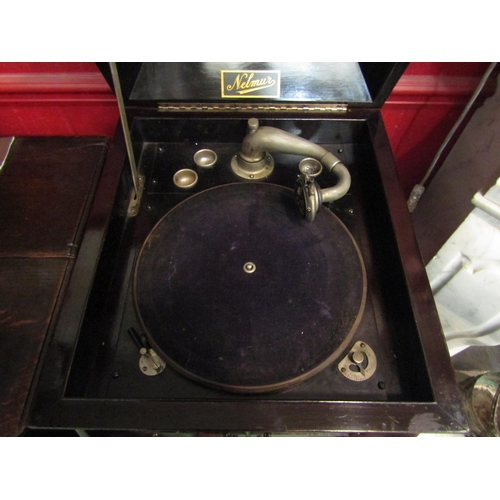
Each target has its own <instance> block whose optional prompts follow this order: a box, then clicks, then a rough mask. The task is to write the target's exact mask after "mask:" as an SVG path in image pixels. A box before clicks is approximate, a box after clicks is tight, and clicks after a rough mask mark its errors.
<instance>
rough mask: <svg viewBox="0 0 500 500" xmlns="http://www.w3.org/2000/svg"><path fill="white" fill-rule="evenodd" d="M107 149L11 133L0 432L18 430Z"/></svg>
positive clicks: (4, 183) (0, 267) (2, 215)
mask: <svg viewBox="0 0 500 500" xmlns="http://www.w3.org/2000/svg"><path fill="white" fill-rule="evenodd" d="M107 148H108V141H107V139H105V138H102V137H39V138H16V140H15V141H14V143H13V145H12V148H11V150H10V153H9V156H8V157H7V161H6V163H5V165H4V167H3V169H2V170H1V171H0V436H16V435H19V434H20V433H21V432H22V430H23V416H24V411H25V409H26V406H27V402H28V400H29V395H30V389H31V388H32V385H33V381H34V377H35V374H36V367H37V364H38V361H39V359H40V356H41V353H42V348H43V345H44V342H45V341H47V342H49V341H50V332H51V329H52V328H53V325H54V323H55V321H56V318H57V311H58V304H59V302H60V298H61V296H62V295H63V293H64V289H65V283H66V282H67V280H68V278H69V275H70V274H71V270H72V265H73V262H74V260H75V257H76V255H77V253H78V246H79V243H80V240H81V236H82V233H83V229H84V226H85V222H86V220H87V215H88V211H89V210H90V204H91V201H92V198H93V195H94V192H95V189H96V186H97V182H98V180H99V176H100V173H101V169H102V165H103V163H104V159H105V157H106V152H107Z"/></svg>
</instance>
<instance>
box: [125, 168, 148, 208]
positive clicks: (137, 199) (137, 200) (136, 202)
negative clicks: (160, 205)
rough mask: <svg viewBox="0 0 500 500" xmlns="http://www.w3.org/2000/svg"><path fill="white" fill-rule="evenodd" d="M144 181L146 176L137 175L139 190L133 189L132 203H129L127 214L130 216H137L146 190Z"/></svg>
mask: <svg viewBox="0 0 500 500" xmlns="http://www.w3.org/2000/svg"><path fill="white" fill-rule="evenodd" d="M144 182H145V177H144V176H143V175H139V176H138V177H137V191H136V190H135V188H134V189H132V194H131V198H130V203H129V205H128V210H127V215H128V216H129V217H135V216H136V215H137V214H138V213H139V206H140V205H141V198H142V193H143V192H144Z"/></svg>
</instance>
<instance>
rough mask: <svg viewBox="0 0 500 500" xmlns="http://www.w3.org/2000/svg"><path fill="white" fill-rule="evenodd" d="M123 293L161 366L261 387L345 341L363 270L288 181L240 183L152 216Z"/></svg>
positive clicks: (319, 360)
mask: <svg viewBox="0 0 500 500" xmlns="http://www.w3.org/2000/svg"><path fill="white" fill-rule="evenodd" d="M249 263H250V264H252V265H253V266H254V270H253V272H251V273H250V272H246V269H245V266H246V265H247V264H249ZM133 293H134V302H135V307H136V311H137V314H138V317H139V320H140V322H141V323H142V327H143V328H144V331H145V333H146V334H147V336H148V339H149V341H150V343H151V345H152V346H153V347H154V349H155V351H156V352H157V353H158V354H159V355H160V356H161V357H162V358H163V359H164V360H165V361H166V362H167V363H168V364H169V365H170V366H172V367H173V368H175V369H177V370H178V371H180V372H181V373H183V374H184V375H186V376H188V377H190V378H191V379H194V380H196V381H198V382H201V383H204V384H207V385H209V386H212V387H216V388H220V389H224V390H228V391H233V392H242V393H253V392H255V393H257V392H271V391H276V390H280V389H284V388H286V387H289V386H292V385H295V384H297V383H299V382H301V381H303V380H306V379H308V378H309V377H312V376H313V375H315V374H316V373H318V372H320V371H321V370H323V369H324V368H326V367H327V366H329V365H330V364H331V363H332V362H333V361H334V360H335V359H336V358H337V357H338V356H339V355H340V354H341V353H342V351H343V350H344V349H346V348H347V347H348V344H349V343H350V340H351V338H352V335H353V334H354V331H355V329H356V327H357V325H358V323H359V321H360V318H361V315H362V311H363V308H364V303H365V297H366V276H365V270H364V265H363V262H362V259H361V255H360V252H359V249H358V247H357V245H356V243H355V241H354V239H353V238H352V236H351V234H350V233H349V232H348V230H347V229H346V228H345V226H344V225H343V224H342V223H341V222H340V220H339V219H338V218H337V217H336V216H335V215H334V214H333V213H332V212H330V211H329V210H327V209H326V208H322V209H321V210H319V211H318V214H317V216H316V219H315V221H314V222H313V223H309V222H306V221H303V220H302V219H300V217H299V216H298V213H297V207H296V205H295V201H294V196H293V191H292V190H290V189H288V188H284V187H280V186H275V185H271V184H264V183H252V184H247V183H241V184H232V185H225V186H219V187H216V188H212V189H210V190H207V191H204V192H202V193H199V194H197V195H194V196H192V197H190V198H189V199H187V200H186V201H184V202H182V203H180V204H179V205H177V206H176V207H174V208H173V209H172V210H171V211H170V212H168V213H167V214H166V215H165V216H164V217H163V218H162V219H161V220H160V221H159V222H158V224H157V225H156V226H155V227H154V228H153V230H152V231H151V233H150V235H149V236H148V238H147V239H146V241H145V242H144V245H143V247H142V250H141V252H140V255H139V258H138V261H137V264H136V268H135V273H134V284H133Z"/></svg>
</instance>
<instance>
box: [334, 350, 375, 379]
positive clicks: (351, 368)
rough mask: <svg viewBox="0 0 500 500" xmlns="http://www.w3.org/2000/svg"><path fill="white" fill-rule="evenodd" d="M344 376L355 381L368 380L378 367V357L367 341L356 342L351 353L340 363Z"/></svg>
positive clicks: (339, 367) (339, 366)
mask: <svg viewBox="0 0 500 500" xmlns="http://www.w3.org/2000/svg"><path fill="white" fill-rule="evenodd" d="M338 369H339V371H340V373H342V375H344V377H346V378H348V379H349V380H353V381H354V382H364V381H365V380H368V379H369V378H370V377H371V376H372V375H373V374H374V373H375V370H376V369H377V358H376V356H375V353H374V352H373V349H372V348H371V347H370V346H369V345H368V344H366V343H365V342H362V341H359V342H356V343H355V344H354V345H353V346H352V348H351V350H350V351H349V354H348V355H347V356H345V358H344V359H342V361H341V362H340V363H339V364H338Z"/></svg>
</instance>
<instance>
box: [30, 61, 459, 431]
mask: <svg viewBox="0 0 500 500" xmlns="http://www.w3.org/2000/svg"><path fill="white" fill-rule="evenodd" d="M403 69H404V65H397V64H396V65H394V64H385V63H384V64H379V65H372V64H346V63H342V64H333V63H321V64H320V63H318V64H311V63H309V64H308V65H307V68H306V67H305V66H304V65H298V64H295V65H292V64H286V63H273V64H269V63H219V64H215V63H204V64H202V63H199V64H195V63H191V64H187V63H185V64H181V63H155V64H153V63H144V64H137V65H118V68H117V70H116V73H115V74H114V75H113V76H114V85H115V90H116V92H117V95H118V97H119V100H120V98H121V93H122V92H123V96H124V106H123V107H122V116H123V117H124V127H123V129H124V131H125V133H122V130H121V129H119V130H118V131H117V134H116V137H115V139H114V142H113V146H112V148H111V149H110V151H109V154H108V159H107V163H106V165H105V167H104V171H103V175H102V179H101V182H100V185H99V188H98V191H97V194H96V197H95V200H94V204H93V208H92V210H91V213H90V216H89V219H88V222H87V226H86V231H85V236H84V239H83V242H82V245H81V248H80V251H79V255H78V258H77V260H76V264H75V267H74V270H73V273H72V277H71V280H70V282H69V284H68V288H67V290H66V294H65V297H64V299H63V303H62V307H61V312H60V316H59V320H58V323H57V327H56V329H55V332H54V335H53V337H52V338H51V339H50V341H49V342H48V343H47V345H46V346H45V349H44V353H43V358H42V359H43V362H42V363H41V365H40V370H39V374H38V383H37V387H36V390H35V393H34V397H33V404H32V406H31V410H30V414H29V419H28V420H29V421H28V425H29V426H30V427H38V428H83V429H108V430H115V431H118V430H127V431H131V430H132V431H135V432H139V433H159V434H170V433H176V432H182V433H193V434H197V433H207V432H208V433H217V434H228V433H229V434H240V433H241V434H249V433H250V434H266V435H267V434H271V435H273V434H304V433H305V434H317V433H327V434H333V435H336V434H364V433H376V434H386V433H387V434H411V435H414V434H419V433H422V432H443V433H464V432H466V428H467V425H466V420H465V417H464V414H463V410H462V406H461V401H460V396H459V392H458V389H457V386H456V384H455V380H454V374H453V370H452V368H451V363H450V360H449V356H448V353H447V348H446V345H445V342H444V340H443V336H442V333H441V330H440V324H439V320H438V317H437V314H436V311H435V307H434V304H433V299H432V294H431V292H430V289H429V286H428V283H427V280H426V275H425V270H424V268H423V265H422V263H421V260H420V257H419V253H418V248H417V245H416V241H415V239H414V236H413V231H412V227H411V222H410V218H409V214H408V213H407V209H406V204H405V200H404V198H403V195H402V192H401V191H400V188H399V184H398V180H397V177H396V174H395V170H394V162H393V159H392V156H391V153H390V147H389V145H388V142H387V137H386V134H385V130H384V127H383V123H382V121H381V118H380V113H379V109H378V108H379V107H380V105H381V103H382V102H383V100H384V99H385V97H386V96H387V95H388V93H389V92H390V90H391V88H392V86H393V85H394V84H395V82H396V81H397V78H398V77H399V75H400V74H401V72H402V70H403ZM104 72H106V68H104ZM129 134H130V135H129ZM127 151H128V153H129V155H128V160H127Z"/></svg>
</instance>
